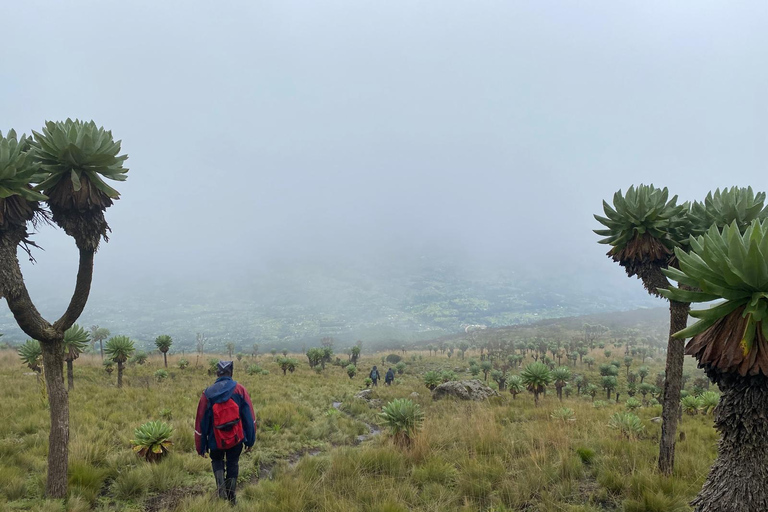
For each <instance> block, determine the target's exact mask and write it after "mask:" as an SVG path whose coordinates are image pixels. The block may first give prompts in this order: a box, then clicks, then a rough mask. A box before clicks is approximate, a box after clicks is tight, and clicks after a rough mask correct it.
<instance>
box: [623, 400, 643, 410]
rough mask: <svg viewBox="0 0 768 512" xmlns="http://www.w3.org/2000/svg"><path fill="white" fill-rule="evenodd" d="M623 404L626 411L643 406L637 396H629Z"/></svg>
mask: <svg viewBox="0 0 768 512" xmlns="http://www.w3.org/2000/svg"><path fill="white" fill-rule="evenodd" d="M625 405H626V407H627V410H628V411H634V410H636V409H639V408H640V407H642V406H643V404H642V403H641V402H640V400H638V399H637V398H629V399H628V400H627V402H626V404H625Z"/></svg>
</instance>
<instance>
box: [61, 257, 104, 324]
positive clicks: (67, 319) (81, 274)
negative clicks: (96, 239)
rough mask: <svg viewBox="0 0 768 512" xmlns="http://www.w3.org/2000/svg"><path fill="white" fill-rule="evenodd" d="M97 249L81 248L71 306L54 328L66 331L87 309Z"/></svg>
mask: <svg viewBox="0 0 768 512" xmlns="http://www.w3.org/2000/svg"><path fill="white" fill-rule="evenodd" d="M95 252H96V251H95V250H94V249H89V248H81V249H80V266H79V268H78V269H77V282H76V283H75V291H74V293H73V294H72V299H71V300H70V301H69V306H68V307H67V310H66V311H65V312H64V314H63V315H62V316H61V318H59V319H58V320H56V322H55V323H54V324H53V328H54V329H56V330H57V331H58V330H60V331H61V332H64V331H66V330H67V329H69V328H70V327H72V324H74V323H75V321H76V320H77V319H78V318H79V317H80V315H81V314H82V312H83V309H85V303H86V302H88V295H89V294H90V292H91V280H92V279H93V255H94V253H95Z"/></svg>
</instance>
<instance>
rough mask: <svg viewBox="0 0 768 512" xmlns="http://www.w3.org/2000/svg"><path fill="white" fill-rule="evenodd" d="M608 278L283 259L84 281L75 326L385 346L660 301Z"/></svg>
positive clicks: (141, 337)
mask: <svg viewBox="0 0 768 512" xmlns="http://www.w3.org/2000/svg"><path fill="white" fill-rule="evenodd" d="M585 281H590V282H591V281H594V280H592V279H588V280H585ZM598 282H599V281H598ZM619 283H620V286H618V287H617V286H608V287H606V289H597V288H594V287H590V286H587V285H586V284H585V283H584V282H582V281H579V280H578V278H576V277H572V276H568V278H567V279H565V278H558V277H556V276H541V275H536V274H531V273H529V272H518V273H516V272H511V271H499V270H488V269H476V268H472V267H471V266H461V265H458V264H456V263H452V262H450V261H444V260H440V259H436V260H435V259H432V260H423V261H422V260H418V259H417V260H415V261H412V262H410V263H408V262H402V261H400V262H397V263H396V264H395V263H386V262H371V263H369V264H368V265H366V266H352V265H341V264H340V265H338V266H320V265H317V266H299V267H296V266H288V265H286V266H285V267H283V268H276V269H272V270H271V271H270V272H264V273H257V274H254V275H251V276H242V277H241V276H238V277H237V278H234V277H233V278H221V277H219V278H209V279H204V278H196V279H184V280H181V279H177V280H171V279H169V280H167V281H166V282H155V283H152V284H148V283H141V282H140V281H139V280H137V282H136V283H135V284H134V285H133V286H124V287H122V288H118V287H111V288H105V287H99V286H96V287H95V289H94V292H93V293H92V297H91V300H90V301H89V302H88V305H87V307H86V310H85V311H84V313H83V315H82V317H81V319H80V323H81V324H82V325H85V326H90V325H93V324H98V325H100V326H102V327H107V328H108V329H110V331H111V332H112V333H113V334H118V333H119V334H126V335H128V336H131V337H132V338H134V339H136V340H137V341H139V343H140V344H141V343H143V344H145V345H146V346H150V345H151V342H152V340H154V338H155V337H156V336H158V335H159V334H163V333H168V334H171V335H172V336H173V338H174V340H175V343H176V347H178V348H179V349H181V348H184V349H186V350H193V349H194V346H195V338H196V334H197V333H202V334H204V335H205V336H206V337H207V338H208V340H209V341H208V345H207V347H208V348H209V349H210V350H215V349H217V348H218V349H221V348H223V347H224V345H225V344H226V343H228V342H232V343H235V345H236V346H238V349H241V350H243V351H249V350H250V348H251V347H252V346H253V344H254V343H259V344H260V346H261V347H263V348H270V347H274V348H277V349H282V348H284V347H285V348H288V349H291V350H300V349H301V347H302V346H306V345H311V344H313V343H317V342H318V340H319V339H320V338H322V337H325V336H331V337H334V338H335V339H337V340H338V341H339V344H340V345H350V344H352V343H354V342H355V341H356V340H363V341H364V342H365V343H366V344H367V345H368V346H369V347H387V346H393V345H394V346H399V345H400V344H401V343H406V344H411V343H414V342H417V341H421V340H428V339H434V338H436V337H440V336H449V335H454V334H456V333H460V332H463V329H464V326H465V325H467V324H483V325H487V326H488V327H494V328H496V327H504V326H509V325H524V324H530V323H533V322H536V321H539V320H541V319H550V318H561V317H571V316H579V315H585V314H586V315H589V314H597V315H600V314H608V317H606V319H605V320H604V321H601V322H599V323H603V324H606V325H607V324H608V323H610V322H611V320H610V318H609V317H612V315H613V314H612V313H608V312H609V311H612V310H631V309H636V308H638V307H644V306H645V307H647V306H650V307H654V306H657V305H659V304H660V303H659V301H655V300H653V299H650V298H649V297H648V296H647V295H646V294H644V293H643V292H642V289H641V288H639V287H637V286H636V285H635V283H633V282H631V281H630V280H627V279H624V280H621V281H619ZM33 296H34V297H35V299H36V301H37V305H38V307H39V309H40V310H41V311H42V312H43V314H48V315H50V316H51V317H53V316H54V315H56V314H57V313H60V311H62V310H63V308H64V306H65V304H66V301H67V297H66V296H64V295H63V294H62V290H57V292H56V293H48V294H40V293H37V294H34V293H33ZM584 321H588V320H584ZM0 332H3V333H5V337H4V339H5V340H7V341H9V342H12V343H13V342H20V341H23V340H24V339H25V338H26V337H25V336H24V334H23V333H21V332H20V331H19V330H18V328H17V327H16V325H15V322H14V321H13V318H12V316H11V314H10V312H9V311H8V310H7V309H6V308H1V309H0Z"/></svg>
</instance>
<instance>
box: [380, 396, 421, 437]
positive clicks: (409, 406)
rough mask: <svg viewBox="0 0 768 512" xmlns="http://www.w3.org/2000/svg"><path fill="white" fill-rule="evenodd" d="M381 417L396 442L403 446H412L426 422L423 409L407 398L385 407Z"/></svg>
mask: <svg viewBox="0 0 768 512" xmlns="http://www.w3.org/2000/svg"><path fill="white" fill-rule="evenodd" d="M380 416H381V419H382V420H383V421H384V424H385V425H386V426H387V427H389V430H390V433H391V434H392V436H393V437H394V439H395V442H396V443H397V444H399V445H401V446H403V445H410V444H411V441H412V440H413V436H415V435H416V432H418V430H419V429H420V428H421V424H422V423H423V421H424V413H423V412H421V407H419V405H418V404H416V403H414V402H413V401H412V400H409V399H407V398H396V399H395V400H392V401H391V402H389V403H388V404H387V405H385V406H384V408H383V409H382V412H381V414H380Z"/></svg>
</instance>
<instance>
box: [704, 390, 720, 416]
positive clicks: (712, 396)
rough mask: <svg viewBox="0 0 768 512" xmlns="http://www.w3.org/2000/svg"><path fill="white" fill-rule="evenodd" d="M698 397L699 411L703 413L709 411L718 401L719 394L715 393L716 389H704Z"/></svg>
mask: <svg viewBox="0 0 768 512" xmlns="http://www.w3.org/2000/svg"><path fill="white" fill-rule="evenodd" d="M699 398H700V399H701V411H702V412H703V413H704V414H709V413H711V412H712V411H713V410H714V409H715V407H717V404H719V403H720V395H718V394H717V391H705V392H703V393H702V394H701V395H699Z"/></svg>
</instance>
